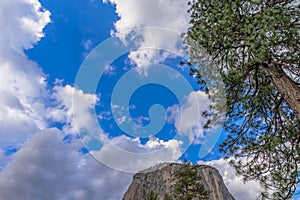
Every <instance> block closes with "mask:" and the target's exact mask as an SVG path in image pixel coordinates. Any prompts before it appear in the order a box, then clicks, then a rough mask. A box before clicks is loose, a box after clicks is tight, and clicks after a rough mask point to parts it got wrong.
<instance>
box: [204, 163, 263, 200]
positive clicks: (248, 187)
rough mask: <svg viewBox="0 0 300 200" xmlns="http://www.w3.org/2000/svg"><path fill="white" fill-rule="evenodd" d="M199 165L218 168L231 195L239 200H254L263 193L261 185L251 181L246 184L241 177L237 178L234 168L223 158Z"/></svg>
mask: <svg viewBox="0 0 300 200" xmlns="http://www.w3.org/2000/svg"><path fill="white" fill-rule="evenodd" d="M199 164H206V165H211V166H213V167H215V168H217V169H218V170H219V172H220V174H221V176H222V177H223V180H224V183H225V185H226V186H227V188H228V190H229V191H230V193H231V194H232V195H233V196H234V197H235V199H237V200H239V199H242V200H253V199H257V197H258V196H259V195H260V193H261V189H262V188H261V187H260V185H259V184H258V183H257V182H255V181H249V182H246V183H244V181H243V180H242V177H241V176H237V175H236V172H235V170H234V168H233V167H231V166H230V165H229V163H228V161H226V160H224V159H223V158H221V159H219V160H213V161H209V162H202V161H201V162H199Z"/></svg>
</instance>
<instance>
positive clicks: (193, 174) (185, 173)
mask: <svg viewBox="0 0 300 200" xmlns="http://www.w3.org/2000/svg"><path fill="white" fill-rule="evenodd" d="M175 177H176V183H175V185H174V196H175V198H176V200H192V199H193V198H197V199H198V200H206V199H208V192H207V191H206V189H205V188H204V186H203V184H202V183H201V177H200V176H199V175H198V171H197V166H196V165H192V164H191V163H190V162H185V163H184V165H183V167H182V169H180V170H178V171H177V172H176V174H175Z"/></svg>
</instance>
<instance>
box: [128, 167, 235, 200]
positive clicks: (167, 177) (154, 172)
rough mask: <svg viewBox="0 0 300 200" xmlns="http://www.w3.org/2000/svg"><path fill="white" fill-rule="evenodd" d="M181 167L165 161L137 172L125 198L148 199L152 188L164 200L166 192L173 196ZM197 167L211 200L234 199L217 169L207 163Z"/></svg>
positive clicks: (132, 199)
mask: <svg viewBox="0 0 300 200" xmlns="http://www.w3.org/2000/svg"><path fill="white" fill-rule="evenodd" d="M181 167H182V164H179V163H163V164H160V165H157V166H155V167H151V168H149V169H146V170H143V171H141V172H139V173H137V174H135V175H134V176H133V181H132V183H131V185H130V186H129V188H128V190H127V192H126V193H125V194H124V197H123V200H146V197H147V194H148V193H149V192H150V191H151V190H152V191H154V192H155V193H156V194H158V199H159V200H163V196H164V194H169V195H170V196H172V195H173V190H174V189H173V186H174V183H175V181H176V178H175V172H176V171H177V170H179V169H180V168H181ZM197 169H198V173H199V175H200V176H201V177H202V183H203V185H204V186H205V188H206V190H207V191H208V192H209V197H210V200H234V198H233V196H232V195H231V194H230V193H229V191H228V189H227V188H226V186H225V184H224V182H223V178H222V176H221V175H220V173H219V172H218V170H217V169H215V168H213V167H211V166H207V165H197Z"/></svg>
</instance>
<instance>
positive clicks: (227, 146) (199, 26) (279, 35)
mask: <svg viewBox="0 0 300 200" xmlns="http://www.w3.org/2000/svg"><path fill="white" fill-rule="evenodd" d="M189 13H190V16H191V21H190V25H191V26H190V28H189V30H188V31H187V33H186V34H185V35H184V37H185V44H186V47H187V50H188V53H189V55H190V61H189V62H187V64H188V65H189V66H190V67H191V74H192V75H194V76H195V77H196V78H197V79H198V81H199V83H200V84H201V85H202V87H203V88H204V89H206V91H208V94H209V95H210V97H211V99H212V100H213V102H214V103H215V104H214V105H213V106H212V108H213V109H212V110H211V112H208V113H206V116H208V117H209V119H212V120H209V121H208V124H207V127H210V124H212V123H214V122H216V121H217V119H218V117H219V116H226V119H225V128H226V130H227V131H228V133H229V135H228V137H227V139H226V140H225V141H224V143H223V144H222V145H221V147H220V149H221V151H222V152H223V153H224V154H225V157H226V158H229V159H231V164H232V165H233V166H234V167H235V169H236V170H237V173H238V174H240V175H242V176H243V177H244V179H245V180H257V181H259V182H260V183H261V184H262V186H263V187H264V188H266V191H265V192H264V193H262V196H264V197H266V198H270V199H279V200H283V199H290V198H292V196H293V194H294V193H295V191H296V188H297V184H299V183H300V176H299V166H300V146H299V143H300V134H299V133H300V66H299V65H300V42H299V41H300V3H299V1H298V0H286V1H282V0H236V1H219V0H209V1H207V0H191V1H190V10H189ZM212 68H213V69H215V68H217V69H219V72H220V74H221V75H220V77H221V78H222V82H223V83H224V88H223V89H224V93H225V96H226V98H225V99H224V102H226V106H227V110H224V107H225V106H219V107H218V105H219V103H218V102H216V101H214V100H215V99H216V98H215V97H214V96H215V95H216V94H219V92H218V91H212V90H209V89H210V88H205V87H206V86H207V85H209V84H215V83H216V81H217V80H215V79H214V78H212V79H211V80H209V79H207V78H206V76H207V75H211V73H210V70H211V69H212ZM224 104H225V103H224ZM224 104H223V105H224ZM232 158H235V159H232ZM267 191H271V193H270V195H269V194H268V193H267Z"/></svg>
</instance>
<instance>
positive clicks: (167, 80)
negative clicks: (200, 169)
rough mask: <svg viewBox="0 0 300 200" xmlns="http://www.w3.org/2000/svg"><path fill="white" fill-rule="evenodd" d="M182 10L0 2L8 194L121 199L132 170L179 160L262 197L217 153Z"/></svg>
mask: <svg viewBox="0 0 300 200" xmlns="http://www.w3.org/2000/svg"><path fill="white" fill-rule="evenodd" d="M166 6H168V8H169V11H168V12H165V8H166ZM186 9H187V5H186V2H185V1H183V0H180V1H176V2H173V1H172V0H167V1H161V0H155V1H151V2H150V1H140V0H129V1H120V0H104V1H103V2H102V1H100V0H98V1H96V0H78V1H71V0H64V1H50V0H40V1H38V0H16V1H12V2H10V1H8V0H7V1H6V0H5V1H3V2H1V3H0V28H1V30H5V31H4V32H3V34H2V35H1V36H0V44H1V45H0V46H1V48H0V62H1V63H0V72H1V75H2V76H1V78H0V83H1V84H0V85H1V86H0V91H1V93H2V94H3V95H2V97H1V98H0V103H1V106H0V111H1V112H0V113H1V114H0V141H1V142H0V169H1V171H0V196H1V195H2V196H1V198H4V199H19V198H22V199H24V198H25V199H120V198H121V196H122V194H123V193H124V191H125V190H126V188H127V187H128V185H129V184H130V181H131V176H132V173H133V172H136V171H138V170H141V169H143V168H146V167H149V166H152V165H154V164H156V163H159V162H177V161H178V160H182V159H189V160H192V161H193V162H195V163H196V162H198V163H203V162H204V163H206V164H210V165H212V166H215V167H217V168H218V169H219V171H220V173H221V174H222V176H223V178H224V181H225V183H226V185H227V186H228V188H229V190H230V191H231V192H232V194H233V195H234V196H235V197H236V198H237V199H243V200H247V199H249V200H251V199H254V198H255V196H257V194H258V193H259V190H260V187H259V186H258V184H257V183H255V182H249V183H247V184H243V183H242V181H241V178H240V177H237V176H236V175H235V173H234V171H233V169H232V168H231V167H230V166H229V165H228V163H227V161H224V160H223V159H222V156H221V155H220V154H219V153H218V144H219V143H220V142H221V141H222V140H223V139H224V137H225V133H224V132H223V131H222V127H219V128H218V129H214V130H212V131H210V132H208V131H205V130H203V128H202V126H203V124H204V121H205V120H204V119H203V118H202V116H201V111H204V110H205V109H207V108H208V106H209V100H208V99H207V96H206V94H205V93H203V92H202V91H199V87H198V85H197V84H196V81H195V80H194V79H193V78H192V77H190V76H189V71H188V69H185V68H182V67H181V66H179V65H178V64H179V62H180V61H181V60H183V59H186V58H187V56H186V55H185V54H184V51H183V49H182V46H181V39H180V33H182V32H184V31H185V30H186V29H187V27H188V23H187V22H188V15H187V14H186V12H184V10H186ZM8 10H9V11H10V12H7V11H8ZM1 13H5V14H4V15H1ZM149 27H152V28H149ZM110 57H112V58H113V59H112V58H110ZM99 60H100V61H99ZM98 79H99V80H98ZM131 89H132V90H133V92H132V93H131V94H129V91H131ZM157 104H159V105H160V106H157ZM153 105H156V106H153ZM162 122H163V123H162ZM149 132H151V134H150V133H149ZM201 147H203V148H204V147H205V148H204V149H202V150H203V151H202V152H201V156H200V157H199V151H200V149H201ZM207 149H211V151H207ZM16 174H18V176H16ZM8 180H10V181H9V182H8ZM120 180H121V181H120ZM25 184H26V185H27V186H28V187H27V189H24V188H23V187H22V185H25ZM45 186H47V187H45ZM16 191H18V192H16ZM38 191H41V192H38Z"/></svg>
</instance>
